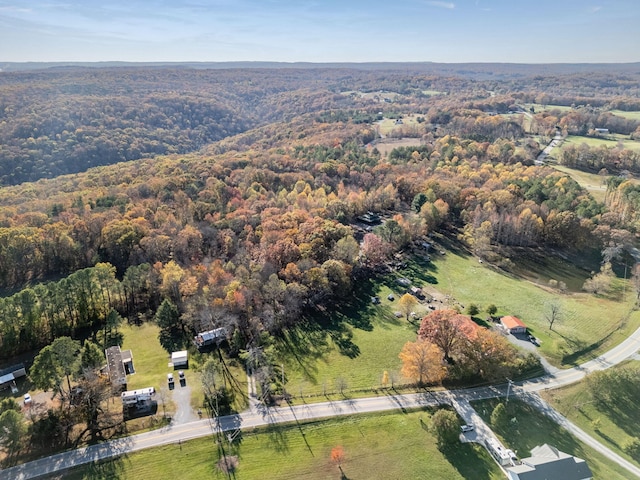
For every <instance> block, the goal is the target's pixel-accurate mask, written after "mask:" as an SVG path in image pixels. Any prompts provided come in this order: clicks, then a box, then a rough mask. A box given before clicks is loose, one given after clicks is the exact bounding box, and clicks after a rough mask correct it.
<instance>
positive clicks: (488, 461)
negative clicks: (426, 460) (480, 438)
mask: <svg viewBox="0 0 640 480" xmlns="http://www.w3.org/2000/svg"><path fill="white" fill-rule="evenodd" d="M440 452H441V453H442V455H443V456H444V457H445V458H446V459H447V461H448V462H449V463H450V464H451V466H452V467H453V468H455V469H456V470H457V471H458V473H460V475H461V476H462V477H463V478H469V479H474V480H484V479H491V478H493V477H492V474H493V473H494V472H495V466H494V465H495V462H494V461H493V459H492V458H491V457H490V456H489V454H488V453H486V455H483V454H482V447H480V446H479V445H474V444H470V443H463V444H462V445H460V444H455V445H451V446H446V447H441V448H440Z"/></svg>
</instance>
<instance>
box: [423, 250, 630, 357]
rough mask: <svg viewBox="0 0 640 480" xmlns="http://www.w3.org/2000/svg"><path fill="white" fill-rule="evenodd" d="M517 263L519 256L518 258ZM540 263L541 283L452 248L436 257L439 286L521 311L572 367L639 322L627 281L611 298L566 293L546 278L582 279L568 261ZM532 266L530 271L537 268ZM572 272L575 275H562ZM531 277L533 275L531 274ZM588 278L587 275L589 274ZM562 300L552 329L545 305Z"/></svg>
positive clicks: (463, 297) (545, 347)
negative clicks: (560, 315)
mask: <svg viewBox="0 0 640 480" xmlns="http://www.w3.org/2000/svg"><path fill="white" fill-rule="evenodd" d="M516 261H517V258H516ZM545 262H546V264H544V263H543V264H540V265H538V269H539V271H538V272H537V275H538V276H539V277H540V280H541V281H540V282H539V283H536V282H534V281H532V280H531V279H525V278H522V277H520V276H515V275H509V274H506V273H504V272H502V271H499V270H496V269H494V268H492V267H490V266H487V265H486V264H485V263H483V264H480V263H479V262H478V261H477V259H475V258H474V257H471V256H468V255H464V253H463V252H458V253H455V252H450V253H448V254H447V255H444V256H438V257H437V258H434V267H433V268H434V271H433V276H434V277H435V278H436V281H437V284H436V285H434V286H435V287H436V288H438V289H439V290H440V291H441V292H443V293H446V294H448V295H450V296H451V297H453V298H455V299H456V300H457V301H458V302H460V303H461V304H463V305H467V304H469V303H475V304H477V305H479V306H480V307H481V309H482V310H483V309H484V308H486V306H487V305H489V304H495V305H496V306H497V307H498V314H500V315H507V314H509V315H516V316H518V317H520V318H521V319H522V320H523V321H524V323H525V324H527V325H528V326H529V328H530V329H531V330H532V331H533V332H534V334H535V336H536V337H538V338H540V339H541V340H542V345H541V350H542V352H543V353H544V355H545V356H546V357H547V358H548V359H549V361H550V362H552V363H553V364H555V365H558V366H573V365H577V364H579V363H582V362H585V361H587V360H590V359H592V358H595V357H596V356H597V355H599V354H600V353H602V352H604V351H606V350H608V349H610V348H611V347H613V346H614V345H617V344H618V343H620V342H621V341H622V340H623V339H624V338H626V337H627V336H628V335H629V334H630V333H631V332H632V331H633V330H635V329H636V328H637V327H638V325H640V313H639V312H638V311H635V310H634V308H633V307H634V298H633V295H632V294H631V289H630V288H629V289H628V291H627V292H626V297H625V290H624V287H623V285H624V284H623V281H622V280H620V281H619V282H618V283H617V288H616V290H615V292H614V293H613V294H612V298H605V297H599V296H594V295H589V294H586V293H577V292H576V293H570V294H561V293H560V292H558V291H555V290H551V289H548V288H546V287H544V284H545V283H546V281H545V280H544V279H545V278H555V279H556V280H559V281H565V282H566V283H567V285H569V286H571V284H572V283H571V282H573V283H574V284H575V283H578V282H580V280H581V279H580V277H579V274H578V272H576V270H575V269H571V268H570V266H569V263H568V262H565V261H561V260H560V259H554V258H553V257H547V258H546V259H545ZM532 269H533V267H532V266H531V265H529V266H528V267H527V272H532ZM563 272H569V273H570V275H571V276H572V277H575V276H577V278H573V279H571V278H569V277H562V275H563ZM529 275H530V273H529ZM585 278H586V276H585ZM552 300H557V301H559V302H560V305H561V308H562V311H563V312H564V318H563V319H562V320H561V321H560V322H558V323H557V324H556V325H554V328H553V330H552V331H551V330H549V328H548V324H547V322H546V320H545V319H544V315H543V312H544V310H545V305H546V304H547V303H548V302H550V301H552Z"/></svg>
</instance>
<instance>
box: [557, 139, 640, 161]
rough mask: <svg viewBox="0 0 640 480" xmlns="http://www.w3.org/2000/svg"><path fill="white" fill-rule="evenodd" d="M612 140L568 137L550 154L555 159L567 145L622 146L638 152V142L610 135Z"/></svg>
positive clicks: (639, 146) (639, 145)
mask: <svg viewBox="0 0 640 480" xmlns="http://www.w3.org/2000/svg"><path fill="white" fill-rule="evenodd" d="M609 137H612V138H595V137H580V136H577V135H569V136H567V138H565V140H564V141H563V142H562V144H561V145H560V146H559V147H557V150H558V153H556V151H554V152H553V153H552V157H557V156H559V155H560V152H562V149H563V148H566V147H568V146H569V145H573V146H576V147H579V146H580V145H582V144H586V145H588V146H590V147H599V146H602V145H604V146H606V147H609V148H613V147H617V146H618V145H619V144H622V146H623V147H624V148H627V149H629V150H634V151H640V141H637V140H629V137H625V136H622V135H610V136H609Z"/></svg>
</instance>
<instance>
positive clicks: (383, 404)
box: [0, 328, 640, 480]
mask: <svg viewBox="0 0 640 480" xmlns="http://www.w3.org/2000/svg"><path fill="white" fill-rule="evenodd" d="M639 348H640V328H639V329H638V330H636V331H635V332H634V333H633V334H632V335H631V336H630V337H629V338H628V339H626V340H625V341H624V342H622V343H621V344H620V345H618V346H617V347H615V348H613V349H612V350H610V351H609V352H607V353H605V354H603V355H601V356H600V357H598V358H596V359H595V360H592V361H590V362H586V363H585V364H583V365H581V366H579V367H575V368H572V369H569V370H563V371H561V372H558V373H554V374H549V375H546V376H544V377H540V378H539V379H534V380H529V381H526V382H520V383H516V384H514V387H513V390H512V391H513V393H514V394H518V395H524V396H525V398H526V399H531V398H538V399H539V397H538V396H537V395H533V394H534V393H535V392H539V391H541V390H545V389H553V388H558V387H562V386H565V385H568V384H570V383H574V382H577V381H579V380H581V379H582V378H584V376H585V375H586V374H587V373H589V372H592V371H596V370H604V369H606V368H609V367H611V366H613V365H615V364H617V363H620V362H622V361H623V360H625V359H627V358H629V357H632V356H634V355H635V354H636V352H637V351H638V350H639ZM507 389H508V386H507V385H497V386H492V387H482V388H474V389H465V390H453V391H444V392H425V393H415V394H406V395H392V394H390V395H387V396H384V397H372V398H360V399H353V400H342V401H336V402H324V403H314V404H308V405H307V404H302V405H295V406H291V407H277V408H265V407H262V408H257V409H256V408H254V409H252V411H248V412H244V413H242V414H238V415H230V416H226V417H221V418H220V419H219V421H220V428H222V430H224V431H232V430H236V429H238V428H243V429H244V428H251V427H258V426H263V425H268V424H276V423H284V422H289V423H290V422H299V421H303V420H309V419H315V418H325V417H333V416H338V415H352V414H357V413H369V412H378V411H384V410H396V409H401V410H407V409H413V408H420V407H425V406H435V405H441V404H453V405H457V406H458V407H459V408H460V409H461V413H462V414H463V418H465V420H467V419H470V420H473V417H469V418H467V414H468V415H474V414H475V413H473V414H472V413H471V412H469V411H468V408H470V406H468V407H467V405H468V402H470V401H473V400H481V399H485V398H494V397H502V396H505V395H506V394H507ZM536 402H538V403H537V404H538V405H543V406H542V407H541V408H542V411H543V413H545V414H547V415H549V416H550V417H551V418H554V419H556V420H557V421H559V423H561V425H563V426H565V428H567V429H568V430H569V431H570V432H572V433H574V434H576V436H578V437H579V438H581V439H582V440H585V439H588V442H587V443H589V444H590V445H591V446H593V447H594V448H597V449H598V451H600V452H602V453H604V454H605V455H607V456H608V457H609V458H611V459H612V460H614V461H616V462H618V463H619V464H620V465H621V466H623V467H624V468H626V469H627V470H628V471H630V472H631V473H633V474H635V475H637V476H639V477H640V471H639V470H638V469H637V467H635V466H633V465H631V464H630V463H629V462H626V461H625V460H624V459H622V458H620V457H619V456H618V455H617V454H615V453H614V452H612V451H611V450H609V449H608V448H606V447H604V446H603V445H602V444H600V443H598V442H597V441H595V440H594V439H593V438H591V437H589V436H588V435H587V434H586V433H585V432H583V431H582V430H580V429H578V427H576V426H575V425H573V424H572V423H571V422H569V421H568V420H567V419H566V418H564V417H562V416H561V415H560V414H559V413H558V412H556V411H555V410H553V409H552V408H551V407H550V406H549V405H547V404H544V402H542V400H541V399H539V400H536ZM540 402H542V403H540ZM476 415H477V414H476ZM215 422H216V420H215V419H213V420H209V419H207V420H199V421H195V422H190V423H186V424H183V425H170V426H168V427H165V428H162V429H160V430H154V431H152V432H147V433H142V434H139V435H133V436H130V437H127V438H123V439H118V440H112V441H109V442H105V443H102V444H99V445H92V446H89V447H85V448H81V449H78V450H73V451H70V452H64V453H60V454H57V455H53V456H50V457H46V458H42V459H40V460H36V461H33V462H29V463H25V464H23V465H19V466H17V467H12V468H10V469H6V470H3V471H2V472H1V475H0V478H2V479H3V480H14V479H16V480H26V479H30V478H36V477H39V476H42V475H46V474H51V473H54V472H57V471H61V470H65V469H67V468H71V467H74V466H77V465H82V464H85V463H90V462H94V461H98V460H104V459H108V458H111V457H115V456H118V455H123V454H127V453H131V452H135V451H138V450H143V449H145V448H152V447H157V446H160V445H167V444H171V443H178V442H181V441H184V440H190V439H193V438H198V437H204V436H207V435H210V434H211V433H212V431H213V430H214V428H217V425H216V423H215ZM585 441H586V440H585Z"/></svg>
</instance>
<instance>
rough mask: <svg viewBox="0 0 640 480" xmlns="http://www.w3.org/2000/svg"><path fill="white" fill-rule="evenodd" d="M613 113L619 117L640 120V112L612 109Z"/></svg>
mask: <svg viewBox="0 0 640 480" xmlns="http://www.w3.org/2000/svg"><path fill="white" fill-rule="evenodd" d="M611 113H613V114H614V115H618V116H619V117H624V118H629V119H631V120H640V112H625V111H624V110H611Z"/></svg>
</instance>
